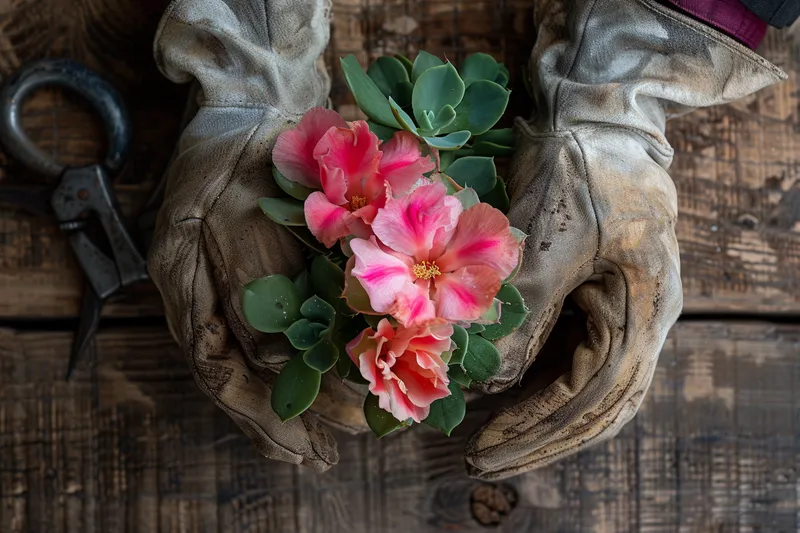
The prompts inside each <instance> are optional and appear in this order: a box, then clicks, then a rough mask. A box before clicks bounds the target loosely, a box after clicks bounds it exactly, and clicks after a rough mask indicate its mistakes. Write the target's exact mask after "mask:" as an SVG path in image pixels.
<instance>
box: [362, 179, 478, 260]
mask: <svg viewBox="0 0 800 533" xmlns="http://www.w3.org/2000/svg"><path fill="white" fill-rule="evenodd" d="M461 210H462V208H461V202H459V201H458V199H457V198H454V197H452V196H447V189H445V186H444V185H442V184H441V183H433V184H431V185H423V186H421V187H417V188H416V189H414V191H413V192H412V193H411V194H408V195H407V196H403V197H401V198H388V199H387V200H386V206H385V207H384V208H383V209H381V210H380V211H378V214H377V215H376V216H375V220H373V221H372V231H374V232H375V235H377V237H378V238H379V239H380V240H381V242H383V244H385V245H386V246H388V247H389V248H391V249H392V250H395V251H397V252H401V253H404V254H406V255H409V256H411V257H413V258H414V261H415V262H416V261H425V260H427V259H428V256H429V253H430V250H431V248H432V247H433V244H434V238H435V237H436V233H437V232H438V231H440V230H443V231H447V232H449V231H450V230H452V228H454V227H456V223H457V222H458V217H459V215H460V214H461Z"/></svg>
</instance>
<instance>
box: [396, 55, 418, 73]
mask: <svg viewBox="0 0 800 533" xmlns="http://www.w3.org/2000/svg"><path fill="white" fill-rule="evenodd" d="M394 57H395V59H397V60H398V61H400V62H401V63H402V64H403V67H405V69H406V72H408V76H409V79H411V71H412V70H414V63H413V62H412V61H411V60H410V59H409V58H407V57H406V56H404V55H403V54H395V55H394Z"/></svg>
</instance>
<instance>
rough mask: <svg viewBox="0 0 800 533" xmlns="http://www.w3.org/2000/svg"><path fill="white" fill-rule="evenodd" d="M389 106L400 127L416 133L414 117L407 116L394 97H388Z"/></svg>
mask: <svg viewBox="0 0 800 533" xmlns="http://www.w3.org/2000/svg"><path fill="white" fill-rule="evenodd" d="M389 108H390V109H391V110H392V113H393V114H394V118H395V119H397V122H398V124H400V126H401V127H402V129H404V130H406V131H410V132H411V133H413V134H414V135H417V127H416V125H415V124H414V119H412V118H411V117H410V116H408V113H406V112H405V111H403V109H402V108H401V107H400V106H399V105H398V104H397V102H395V101H394V98H389Z"/></svg>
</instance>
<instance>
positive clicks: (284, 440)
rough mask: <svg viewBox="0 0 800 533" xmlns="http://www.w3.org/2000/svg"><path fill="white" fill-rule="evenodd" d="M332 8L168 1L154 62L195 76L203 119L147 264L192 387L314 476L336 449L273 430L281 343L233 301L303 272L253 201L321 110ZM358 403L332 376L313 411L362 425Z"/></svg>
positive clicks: (267, 447)
mask: <svg viewBox="0 0 800 533" xmlns="http://www.w3.org/2000/svg"><path fill="white" fill-rule="evenodd" d="M329 9H330V6H329V1H327V0H176V1H174V2H173V3H172V4H171V5H170V6H169V7H168V8H167V11H166V13H165V14H164V17H163V19H162V21H161V24H160V27H159V30H158V33H157V35H156V40H155V55H156V61H157V63H158V65H159V68H160V69H161V70H162V72H163V73H164V74H165V75H166V76H167V77H168V78H170V79H171V80H173V81H175V82H179V83H181V82H189V81H193V80H196V82H197V83H198V85H199V91H198V104H199V110H198V111H197V114H196V115H195V116H194V118H193V120H192V121H191V122H190V123H189V125H188V126H187V127H186V129H185V130H184V132H183V135H182V136H181V138H180V141H179V145H178V148H177V150H176V157H175V159H174V161H173V163H172V164H171V166H170V168H169V170H168V174H167V185H166V190H165V194H164V203H163V206H162V207H161V210H160V212H159V215H158V219H157V223H156V229H155V233H154V236H153V243H152V246H151V250H150V257H149V261H148V265H149V269H150V273H151V275H152V278H153V280H154V281H155V283H156V285H157V286H158V288H159V290H160V291H161V294H162V296H163V299H164V304H165V308H166V315H167V320H168V323H169V326H170V329H171V331H172V333H173V336H174V337H175V338H176V339H177V341H178V343H179V344H180V346H181V348H182V350H183V352H184V353H185V355H186V357H187V358H188V360H189V364H190V366H191V369H192V372H193V373H194V376H195V379H196V381H197V383H198V385H199V386H200V388H201V389H202V390H203V391H204V392H205V393H206V394H208V395H209V396H210V397H211V398H212V399H213V400H214V402H215V403H216V404H217V405H218V406H219V407H221V408H222V409H223V410H224V411H225V412H226V413H228V415H230V416H231V418H233V419H234V420H235V421H236V423H237V424H238V425H239V426H240V427H241V428H242V429H243V430H244V431H245V433H247V435H249V436H250V437H251V438H252V439H253V441H254V442H255V444H256V446H257V447H258V449H259V450H260V451H261V453H263V454H264V455H266V456H267V457H271V458H275V459H280V460H283V461H288V462H291V463H302V464H307V465H309V466H311V467H313V468H314V469H316V470H320V471H321V470H325V469H327V468H329V467H330V466H331V465H332V464H335V463H336V462H337V460H338V454H337V450H336V443H335V441H334V440H333V438H332V437H331V435H330V434H329V433H328V432H327V431H326V430H325V429H323V428H322V427H321V426H320V424H319V423H318V421H317V417H316V416H314V415H313V414H310V413H309V414H305V415H303V416H301V417H299V418H296V419H293V420H291V421H289V422H286V423H281V421H280V420H279V418H278V416H277V415H276V414H275V413H274V412H273V410H272V408H271V407H270V401H269V398H270V391H271V386H270V383H271V382H272V379H273V377H274V374H273V371H274V370H276V369H278V368H280V366H281V364H282V363H284V362H285V361H286V360H287V359H288V357H289V355H290V345H289V344H288V342H286V341H285V340H284V339H283V338H282V336H277V335H272V336H267V335H262V334H259V333H258V332H256V331H254V330H253V329H252V328H250V327H249V326H248V324H247V322H246V321H245V320H244V317H243V316H242V310H241V296H242V292H243V290H242V288H243V285H244V284H246V283H248V282H249V281H251V280H253V279H255V278H258V277H261V276H265V275H268V274H272V273H283V274H286V275H289V276H291V275H293V274H297V273H298V272H299V271H300V270H301V269H302V267H303V265H304V263H305V261H304V258H303V256H302V251H301V249H300V247H299V246H298V245H297V243H296V241H295V240H294V238H293V237H292V236H291V235H290V234H289V233H287V232H286V231H285V230H284V229H283V228H279V227H278V226H276V225H275V224H273V223H272V222H270V221H269V220H268V219H267V218H266V217H265V216H264V215H263V214H262V213H261V211H260V210H259V208H258V206H257V204H256V200H257V199H258V198H259V197H263V196H271V195H274V194H276V193H277V192H278V191H277V187H276V186H275V184H274V182H273V180H272V178H271V173H270V168H269V165H270V163H269V162H270V152H271V149H272V146H273V144H274V141H275V138H276V137H277V136H278V134H279V133H280V132H281V131H283V130H284V129H286V128H287V127H290V126H291V125H292V124H293V123H296V122H297V121H298V120H299V119H300V117H301V116H302V114H303V113H304V112H305V111H307V110H308V109H309V108H311V107H313V106H321V105H325V103H326V101H327V98H328V90H329V85H330V82H329V79H328V76H327V74H326V72H325V68H324V65H323V64H322V60H321V58H320V54H321V53H322V51H323V49H324V48H325V46H326V45H327V43H328V36H329ZM331 398H335V400H334V401H331ZM362 403H363V396H361V395H359V394H357V393H355V392H353V391H352V390H350V389H349V388H348V387H347V386H345V385H344V384H342V383H341V382H340V380H337V379H336V378H335V377H334V376H329V377H328V378H327V379H325V380H324V383H323V387H322V391H321V394H320V397H319V398H318V401H317V402H316V403H315V405H314V407H313V410H314V411H315V412H316V413H317V414H318V415H320V416H321V417H322V418H323V419H325V420H327V421H329V422H331V423H333V424H335V425H337V426H339V427H344V428H347V429H354V430H360V429H363V428H365V427H366V426H365V424H364V420H363V414H362V407H361V406H362Z"/></svg>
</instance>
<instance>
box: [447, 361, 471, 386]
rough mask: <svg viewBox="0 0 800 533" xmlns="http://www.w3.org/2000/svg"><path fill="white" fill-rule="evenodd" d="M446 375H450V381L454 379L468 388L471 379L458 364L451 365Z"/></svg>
mask: <svg viewBox="0 0 800 533" xmlns="http://www.w3.org/2000/svg"><path fill="white" fill-rule="evenodd" d="M447 375H448V376H449V377H450V379H451V380H452V381H455V382H456V383H458V384H459V385H461V386H462V387H467V388H469V387H470V385H472V379H471V378H470V377H469V376H468V375H467V373H466V372H465V371H464V369H463V368H461V366H460V365H453V366H451V367H450V369H449V370H448V371H447Z"/></svg>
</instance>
